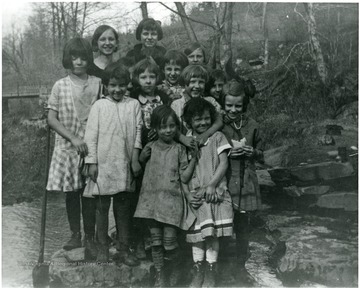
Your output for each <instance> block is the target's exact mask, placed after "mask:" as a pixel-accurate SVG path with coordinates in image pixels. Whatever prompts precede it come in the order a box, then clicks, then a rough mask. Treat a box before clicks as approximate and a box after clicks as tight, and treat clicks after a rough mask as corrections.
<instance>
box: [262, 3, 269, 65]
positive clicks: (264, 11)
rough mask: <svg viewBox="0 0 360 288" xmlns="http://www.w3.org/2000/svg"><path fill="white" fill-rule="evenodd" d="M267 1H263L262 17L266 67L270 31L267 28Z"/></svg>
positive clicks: (266, 63) (265, 63)
mask: <svg viewBox="0 0 360 288" xmlns="http://www.w3.org/2000/svg"><path fill="white" fill-rule="evenodd" d="M266 9H267V2H264V3H263V17H262V25H261V26H262V31H263V35H264V66H265V67H266V66H267V65H268V63H269V35H268V34H269V32H268V28H267V13H266Z"/></svg>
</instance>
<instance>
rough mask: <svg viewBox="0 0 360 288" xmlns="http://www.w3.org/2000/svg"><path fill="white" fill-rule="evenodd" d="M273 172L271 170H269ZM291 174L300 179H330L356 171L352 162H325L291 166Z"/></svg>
mask: <svg viewBox="0 0 360 288" xmlns="http://www.w3.org/2000/svg"><path fill="white" fill-rule="evenodd" d="M269 173H270V174H271V172H270V171H269ZM290 173H291V176H293V177H294V178H296V179H297V180H300V181H304V182H306V181H314V180H319V181H320V180H330V179H336V178H341V177H347V176H350V175H352V174H353V173H354V168H353V167H352V165H351V163H349V162H345V163H337V162H323V163H318V164H310V165H307V166H302V167H294V168H290Z"/></svg>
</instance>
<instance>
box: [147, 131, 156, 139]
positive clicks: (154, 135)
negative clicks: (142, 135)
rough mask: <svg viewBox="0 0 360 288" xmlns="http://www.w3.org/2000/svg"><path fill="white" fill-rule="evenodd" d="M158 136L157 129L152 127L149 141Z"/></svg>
mask: <svg viewBox="0 0 360 288" xmlns="http://www.w3.org/2000/svg"><path fill="white" fill-rule="evenodd" d="M156 136H157V133H156V131H155V130H154V129H151V130H150V131H149V133H148V141H149V142H151V141H154V140H155V138H156Z"/></svg>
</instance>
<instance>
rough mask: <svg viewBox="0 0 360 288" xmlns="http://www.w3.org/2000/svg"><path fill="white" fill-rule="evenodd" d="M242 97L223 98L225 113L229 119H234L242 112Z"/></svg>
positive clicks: (228, 96) (230, 96)
mask: <svg viewBox="0 0 360 288" xmlns="http://www.w3.org/2000/svg"><path fill="white" fill-rule="evenodd" d="M243 102H244V96H243V95H242V96H232V95H226V96H225V112H226V115H227V116H228V117H229V118H230V119H236V118H237V117H239V116H240V115H241V114H242V113H243V111H244V104H243Z"/></svg>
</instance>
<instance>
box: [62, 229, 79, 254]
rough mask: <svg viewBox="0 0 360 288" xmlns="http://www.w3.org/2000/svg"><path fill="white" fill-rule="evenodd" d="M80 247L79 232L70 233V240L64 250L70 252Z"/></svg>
mask: <svg viewBox="0 0 360 288" xmlns="http://www.w3.org/2000/svg"><path fill="white" fill-rule="evenodd" d="M80 247H81V234H80V232H76V233H72V234H71V238H70V240H69V241H68V242H66V244H65V245H64V246H63V248H64V250H72V249H76V248H80Z"/></svg>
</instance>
